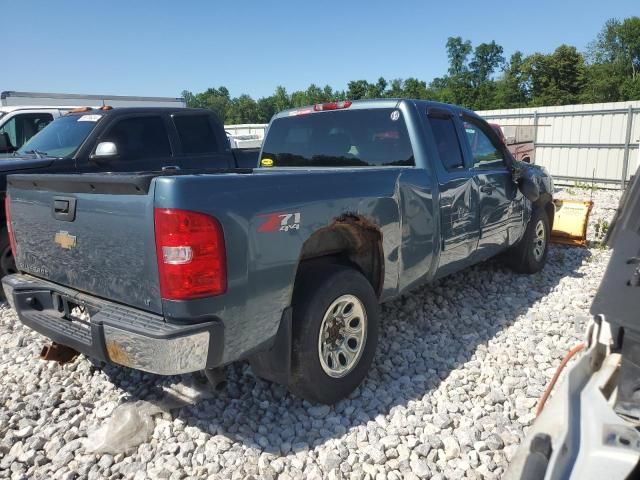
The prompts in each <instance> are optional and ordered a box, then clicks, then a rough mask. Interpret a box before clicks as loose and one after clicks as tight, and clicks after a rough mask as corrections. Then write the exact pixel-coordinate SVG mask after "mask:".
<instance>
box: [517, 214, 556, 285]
mask: <svg viewBox="0 0 640 480" xmlns="http://www.w3.org/2000/svg"><path fill="white" fill-rule="evenodd" d="M550 237H551V231H550V228H549V218H548V217H547V214H546V212H545V211H544V209H543V208H535V209H534V210H533V212H532V213H531V218H530V219H529V223H528V224H527V229H526V230H525V232H524V235H523V236H522V238H521V239H520V241H519V242H518V243H517V244H516V245H515V246H514V247H513V248H511V249H510V250H509V251H508V252H507V253H506V256H507V261H508V263H509V265H510V266H511V268H513V269H514V270H515V271H516V272H519V273H536V272H539V271H540V270H542V268H543V267H544V265H545V263H546V262H547V254H548V252H549V239H550Z"/></svg>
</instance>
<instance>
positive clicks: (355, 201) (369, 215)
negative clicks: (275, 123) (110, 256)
mask: <svg viewBox="0 0 640 480" xmlns="http://www.w3.org/2000/svg"><path fill="white" fill-rule="evenodd" d="M417 171H418V170H414V169H403V168H358V169H353V170H351V169H344V168H341V169H317V170H313V169H311V170H308V169H273V170H270V169H260V170H257V171H255V172H254V174H252V175H242V174H226V175H201V176H195V175H194V176H182V177H162V178H157V179H156V180H155V183H156V186H155V206H156V207H159V208H184V209H188V210H194V211H201V212H205V213H208V214H210V215H213V216H214V217H216V218H217V219H218V220H219V221H220V222H221V224H222V226H223V228H224V235H225V244H226V254H227V270H228V273H227V275H228V289H227V292H226V293H225V294H224V295H222V296H219V297H214V298H208V299H201V300H196V301H191V302H167V301H165V302H164V305H163V307H164V308H163V310H164V312H165V316H168V317H169V318H171V317H174V319H175V320H176V321H180V319H181V318H193V317H201V318H203V319H204V318H206V317H210V316H213V317H216V318H220V319H222V320H223V321H224V324H225V356H224V358H223V361H224V362H225V363H227V362H229V361H232V360H236V359H238V357H239V356H240V357H241V356H243V355H244V356H246V355H247V354H248V353H250V352H251V350H252V349H253V348H256V346H260V345H261V344H262V343H264V342H265V341H267V340H269V339H271V337H272V336H273V335H275V333H276V331H277V328H278V325H279V322H280V318H281V315H282V312H283V310H284V309H285V308H286V307H287V306H288V305H290V303H291V297H292V293H293V285H294V280H295V275H296V271H297V267H298V263H299V260H300V254H301V250H302V247H303V245H304V243H305V241H306V240H307V239H308V238H309V237H310V236H311V235H312V234H313V233H314V232H316V231H318V230H319V229H321V228H323V227H327V226H329V225H330V224H331V223H332V222H333V221H335V219H336V218H338V217H340V216H341V215H344V214H357V215H359V216H361V217H364V218H366V219H367V220H368V221H369V222H371V223H373V224H375V225H377V226H378V228H379V229H380V231H381V233H382V239H383V255H384V285H383V289H382V298H383V299H384V298H388V297H391V296H394V295H396V294H397V292H398V288H399V285H398V279H399V276H400V273H401V272H402V270H403V268H404V267H403V255H402V249H403V245H405V246H407V252H408V256H409V259H408V260H407V262H408V263H407V267H408V268H409V269H415V270H416V271H418V270H419V271H420V272H421V273H422V274H424V273H425V271H426V270H428V268H427V269H425V267H424V265H422V264H421V262H428V261H430V259H431V256H430V253H432V250H433V237H432V236H433V229H432V228H430V225H432V224H433V219H432V218H429V217H430V216H431V217H432V215H433V212H432V211H426V210H425V208H424V206H423V207H420V205H424V197H425V193H424V192H423V191H422V189H420V188H418V187H416V185H415V184H416V183H420V182H415V181H410V182H407V183H406V187H405V184H404V182H402V180H401V178H402V176H403V174H407V175H409V176H411V175H413V176H415V175H416V174H415V173H413V172H417ZM422 172H424V171H423V170H422ZM401 184H402V185H403V186H402V187H401V186H400V185H401ZM401 190H402V191H401ZM404 190H406V191H404ZM403 203H405V204H407V205H408V206H409V207H410V208H407V211H409V212H412V213H410V215H412V216H415V217H416V218H413V219H412V220H411V225H409V226H408V225H404V226H403V223H402V220H403V219H402V216H401V213H400V212H401V209H402V208H403V207H401V205H402V204H403ZM429 204H430V202H429ZM279 215H290V217H287V219H286V225H285V226H289V227H293V225H294V224H295V222H296V221H297V222H298V227H293V228H284V229H281V226H282V224H281V223H278V222H282V220H283V218H284V217H280V216H279ZM274 219H275V220H274ZM415 241H417V242H418V243H417V244H414V242H415ZM408 243H411V245H408ZM419 264H420V265H419ZM241 352H242V353H241Z"/></svg>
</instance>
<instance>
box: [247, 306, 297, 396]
mask: <svg viewBox="0 0 640 480" xmlns="http://www.w3.org/2000/svg"><path fill="white" fill-rule="evenodd" d="M291 313H292V310H291V307H288V308H286V309H285V311H284V312H283V313H282V319H281V320H280V327H278V333H277V334H276V338H275V341H274V342H273V345H271V348H269V349H268V350H266V351H264V352H260V353H256V354H254V355H252V356H251V357H250V358H249V363H250V365H251V369H252V370H253V372H254V373H255V374H256V375H257V376H258V377H260V378H264V379H265V380H269V381H271V382H275V383H279V384H280V385H285V386H287V385H288V384H289V376H290V374H291V335H292V330H291V321H292V320H291Z"/></svg>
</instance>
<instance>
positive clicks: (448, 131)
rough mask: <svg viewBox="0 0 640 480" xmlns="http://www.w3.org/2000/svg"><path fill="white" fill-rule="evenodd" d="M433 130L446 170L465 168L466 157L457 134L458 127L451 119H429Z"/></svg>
mask: <svg viewBox="0 0 640 480" xmlns="http://www.w3.org/2000/svg"><path fill="white" fill-rule="evenodd" d="M429 123H430V124H431V130H432V131H433V136H434V138H435V141H436V148H437V149H438V155H439V156H440V161H441V162H442V164H443V166H444V168H446V169H447V170H449V171H452V170H459V169H463V168H464V157H463V156H462V150H461V149H460V141H459V140H458V134H457V133H456V126H455V124H454V123H453V119H452V118H451V117H447V118H441V117H431V118H429Z"/></svg>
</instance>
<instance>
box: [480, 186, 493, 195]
mask: <svg viewBox="0 0 640 480" xmlns="http://www.w3.org/2000/svg"><path fill="white" fill-rule="evenodd" d="M493 190H494V188H493V185H482V186H481V187H480V191H481V192H482V193H486V194H487V195H491V194H492V193H493Z"/></svg>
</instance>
